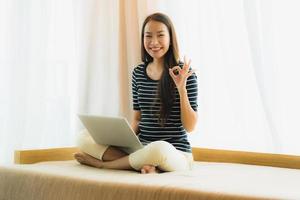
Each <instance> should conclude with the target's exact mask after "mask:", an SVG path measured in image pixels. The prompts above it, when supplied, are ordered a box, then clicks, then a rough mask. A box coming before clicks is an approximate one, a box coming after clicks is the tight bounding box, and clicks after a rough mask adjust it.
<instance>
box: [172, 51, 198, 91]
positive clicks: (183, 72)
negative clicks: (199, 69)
mask: <svg viewBox="0 0 300 200" xmlns="http://www.w3.org/2000/svg"><path fill="white" fill-rule="evenodd" d="M190 64H191V60H190V59H189V60H187V59H186V57H184V64H183V67H182V68H181V67H179V66H174V67H172V68H170V69H169V74H170V76H171V77H172V79H173V81H174V83H175V85H176V87H177V89H178V92H181V91H185V90H186V80H187V78H188V77H189V76H191V75H192V74H193V73H194V70H191V71H189V68H190Z"/></svg>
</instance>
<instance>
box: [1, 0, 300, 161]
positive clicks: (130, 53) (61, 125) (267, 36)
mask: <svg viewBox="0 0 300 200" xmlns="http://www.w3.org/2000/svg"><path fill="white" fill-rule="evenodd" d="M299 8H300V3H299V1H296V0H285V1H284V0H273V1H271V0H227V1H223V0H187V1H182V0H163V1H162V0H155V1H153V0H131V1H124V0H88V1H80V0H75V1H74V0H65V1H59V0H45V1H35V0H30V1H26V2H25V1H21V0H11V1H9V0H0V44H1V45H0V163H1V162H12V158H13V150H15V149H28V148H47V147H61V146H73V145H74V144H75V143H74V141H75V137H76V134H77V132H78V131H79V130H80V129H81V128H82V126H81V124H80V122H79V121H78V119H77V116H76V114H77V113H91V114H102V115H124V116H126V117H128V118H129V120H130V116H131V115H130V111H131V101H130V99H131V98H130V95H131V94H130V74H131V70H132V68H133V67H134V65H135V64H136V63H138V61H139V57H140V55H139V45H140V41H139V40H140V36H139V34H140V28H141V23H142V21H143V19H144V17H145V16H147V15H148V14H150V13H152V12H155V11H161V12H165V13H166V14H168V15H169V16H170V17H171V19H172V20H173V22H174V24H175V28H176V30H177V34H178V38H179V44H180V47H181V54H182V55H187V56H188V57H190V58H191V59H192V67H193V68H195V69H196V70H197V75H198V83H199V122H198V127H197V130H196V131H195V132H194V133H193V134H192V135H191V137H190V138H191V142H192V144H193V145H194V146H201V147H209V148H222V149H235V150H247V151H259V152H273V153H286V154H300V148H299V147H298V144H297V141H299V139H300V138H299V135H298V133H300V128H299V126H298V125H297V124H298V123H297V122H298V115H299V113H300V105H299V103H298V102H300V101H299V100H300V94H299V93H300V92H299V89H298V87H299V85H300V79H299V78H298V76H299V72H300V69H299V66H300V65H299V64H300V61H299V56H298V54H299V52H300V51H299V50H300V49H299V48H300V39H299V35H300V34H299V33H300V25H299V23H298V21H297V19H299V17H300V14H298V10H299Z"/></svg>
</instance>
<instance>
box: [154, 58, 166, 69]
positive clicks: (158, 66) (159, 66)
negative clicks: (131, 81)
mask: <svg viewBox="0 0 300 200" xmlns="http://www.w3.org/2000/svg"><path fill="white" fill-rule="evenodd" d="M152 66H153V67H155V68H156V69H163V68H164V59H163V58H161V59H153V61H152Z"/></svg>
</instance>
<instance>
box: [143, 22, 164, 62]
mask: <svg viewBox="0 0 300 200" xmlns="http://www.w3.org/2000/svg"><path fill="white" fill-rule="evenodd" d="M169 46H170V34H169V31H168V28H167V26H166V25H165V24H163V23H161V22H157V21H149V22H148V23H147V24H146V26H145V30H144V47H145V49H146V51H147V53H148V54H149V55H150V56H151V57H152V58H153V59H162V58H163V56H164V55H165V54H166V53H167V51H168V50H169Z"/></svg>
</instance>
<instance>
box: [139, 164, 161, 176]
mask: <svg viewBox="0 0 300 200" xmlns="http://www.w3.org/2000/svg"><path fill="white" fill-rule="evenodd" d="M160 172H161V171H160V170H159V169H158V168H157V167H155V166H153V165H144V166H143V167H142V169H141V173H142V174H151V173H160Z"/></svg>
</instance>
